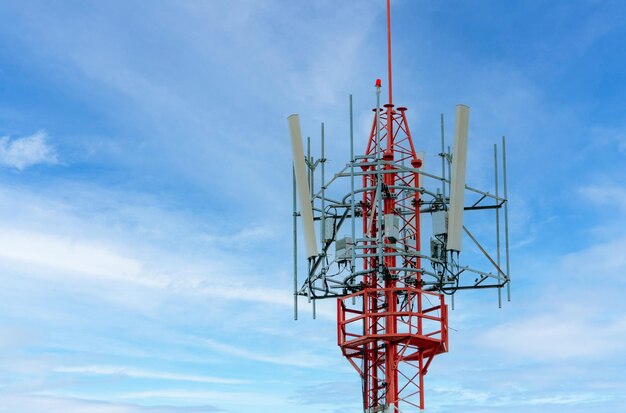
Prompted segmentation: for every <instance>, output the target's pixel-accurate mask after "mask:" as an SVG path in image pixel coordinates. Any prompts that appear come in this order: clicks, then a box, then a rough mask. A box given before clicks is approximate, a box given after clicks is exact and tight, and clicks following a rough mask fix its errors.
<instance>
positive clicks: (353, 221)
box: [350, 95, 356, 305]
mask: <svg viewBox="0 0 626 413" xmlns="http://www.w3.org/2000/svg"><path fill="white" fill-rule="evenodd" d="M350 221H351V226H352V227H351V233H352V257H351V258H352V259H351V261H350V274H351V275H354V271H355V270H356V257H355V254H356V215H355V210H354V117H353V110H352V95H350ZM352 304H353V305H354V304H355V298H354V297H352Z"/></svg>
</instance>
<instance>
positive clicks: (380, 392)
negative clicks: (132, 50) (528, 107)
mask: <svg viewBox="0 0 626 413" xmlns="http://www.w3.org/2000/svg"><path fill="white" fill-rule="evenodd" d="M387 52H388V54H387V56H388V61H387V66H388V85H387V91H388V103H385V104H382V106H381V89H382V82H381V81H380V80H377V81H376V83H375V91H376V107H375V108H374V119H373V122H372V127H371V131H370V134H369V140H368V144H367V147H366V150H365V153H364V154H363V155H355V153H354V144H353V141H354V140H353V116H352V111H353V105H352V97H350V162H349V163H348V164H347V165H346V166H345V167H344V168H343V169H342V170H341V171H340V172H339V173H337V174H335V175H334V176H333V177H332V178H331V179H330V180H328V181H327V180H326V176H325V163H326V159H325V157H324V125H323V124H322V134H321V150H322V153H321V157H320V158H319V159H317V160H315V159H314V158H313V156H312V155H311V153H310V138H309V141H308V143H309V144H308V145H307V146H308V150H307V154H306V155H305V153H304V148H303V143H302V136H301V130H300V121H299V116H298V115H291V116H289V118H288V123H289V130H290V135H291V143H292V149H293V160H294V174H293V178H294V179H293V183H294V193H293V207H294V210H293V224H294V227H293V231H294V316H295V318H296V319H297V316H298V297H299V296H304V297H306V298H307V300H308V301H310V302H311V303H312V304H313V314H314V316H315V302H316V300H320V299H336V300H337V335H338V345H339V347H340V348H341V351H342V353H343V355H344V356H345V357H346V358H347V360H348V361H349V362H350V364H351V365H352V366H354V368H355V369H356V371H357V372H358V373H359V375H360V377H361V380H362V389H363V411H364V412H365V413H376V412H389V413H400V412H405V413H406V412H409V411H412V410H415V409H423V408H424V376H425V374H426V373H427V371H428V369H429V367H430V365H431V362H432V361H433V359H434V357H435V356H436V355H438V354H441V353H445V352H447V351H448V305H447V304H446V296H448V297H449V299H450V301H451V304H452V306H454V294H455V293H456V292H457V291H460V290H467V289H483V288H494V289H497V292H498V302H499V304H501V301H502V289H503V288H506V294H507V298H508V299H509V300H510V276H509V248H508V244H509V241H508V203H507V183H506V149H505V139H504V138H502V178H503V179H502V183H503V195H502V196H500V192H499V191H500V185H499V176H500V174H499V172H498V158H499V154H498V148H497V146H496V145H494V171H495V190H494V192H493V193H491V192H489V191H481V190H478V189H475V188H472V187H469V186H467V185H466V183H465V175H466V162H467V142H468V128H469V107H467V106H465V105H457V107H456V113H455V128H454V143H453V148H452V151H450V150H449V149H448V150H446V147H445V142H444V134H443V115H442V120H441V124H442V135H441V153H440V154H439V156H440V157H441V174H440V175H438V174H435V173H433V172H427V171H426V170H425V168H424V159H423V158H424V155H423V154H422V153H420V152H416V150H415V146H414V143H413V137H412V135H411V131H410V129H409V124H408V121H407V116H406V111H407V108H405V107H396V106H395V105H394V103H393V88H392V60H391V5H390V0H387ZM318 167H319V169H321V187H320V189H319V190H317V191H316V189H315V188H316V187H315V178H316V176H318V174H317V173H316V171H317V170H318ZM342 178H348V179H349V185H350V186H349V191H347V193H346V192H340V190H337V191H335V193H338V194H339V195H338V196H329V191H331V190H332V188H333V187H332V186H333V185H337V183H339V182H340V181H342ZM343 181H344V182H345V181H346V179H343ZM357 182H358V184H357ZM432 182H434V183H435V185H434V186H436V188H434V189H433V188H429V187H428V185H426V184H427V183H432ZM344 186H345V185H344ZM431 186H432V185H431ZM466 193H467V194H468V197H467V199H466ZM333 195H334V194H333ZM298 206H299V208H300V209H299V210H298V208H297V207H298ZM485 210H491V211H495V227H496V231H495V236H496V240H495V241H496V242H495V244H496V254H495V256H496V257H495V258H493V257H492V255H490V254H489V253H488V252H487V248H485V247H484V246H483V244H481V243H480V242H479V241H478V239H477V237H476V236H475V235H474V234H472V232H470V231H469V229H468V228H467V227H466V226H465V225H464V212H465V211H485ZM501 210H503V212H504V220H503V221H504V244H505V245H504V250H505V259H504V263H502V262H501V249H502V248H501V236H500V223H501V219H500V211H501ZM299 218H300V219H301V224H302V230H303V233H304V241H305V251H306V258H307V263H308V269H307V274H306V277H305V278H304V282H303V283H302V284H300V282H299V280H298V275H297V272H298V261H297V254H298V237H297V229H298V225H297V221H298V219H299ZM423 218H427V219H428V220H430V221H431V223H432V234H431V236H430V240H429V245H426V246H424V245H422V241H421V235H422V231H423V227H422V221H423ZM315 222H318V223H319V228H320V231H319V233H320V236H321V242H320V243H319V244H318V241H317V234H316V231H315ZM346 230H347V232H348V233H349V235H340V233H341V232H342V231H346ZM463 234H465V235H466V236H467V238H469V239H470V240H471V241H472V242H473V243H474V244H475V246H476V247H477V249H478V250H479V251H480V252H481V253H482V254H483V255H484V256H485V257H486V258H487V261H488V262H489V264H490V265H489V268H487V269H477V268H474V267H470V266H468V265H464V264H462V263H461V260H460V252H461V249H462V248H461V245H462V239H463V238H465V237H464V236H463ZM333 246H334V249H333V248H332V247H333ZM424 250H427V251H428V252H425V251H424ZM502 264H504V265H502ZM503 266H504V269H503V268H502V267H503Z"/></svg>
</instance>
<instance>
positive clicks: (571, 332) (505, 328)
mask: <svg viewBox="0 0 626 413" xmlns="http://www.w3.org/2000/svg"><path fill="white" fill-rule="evenodd" d="M582 317H584V316H581V314H577V315H574V314H563V313H558V314H553V315H547V316H535V317H527V318H525V319H522V320H517V321H511V322H509V323H506V324H503V325H500V326H497V327H495V328H493V329H490V330H488V331H487V332H486V333H485V334H484V335H482V336H481V337H480V340H479V341H480V343H481V344H482V345H483V346H486V347H489V348H492V349H496V350H498V351H499V352H503V353H507V354H509V355H511V356H514V357H516V358H517V359H518V360H527V361H554V360H565V359H574V358H577V357H587V358H594V359H597V358H606V357H611V356H612V355H614V354H615V352H617V351H621V350H622V349H623V346H622V343H623V342H624V340H626V318H624V319H621V320H617V321H615V322H611V323H606V322H605V323H599V322H598V321H597V320H594V319H584V318H582Z"/></svg>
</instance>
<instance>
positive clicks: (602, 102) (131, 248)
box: [0, 0, 626, 413]
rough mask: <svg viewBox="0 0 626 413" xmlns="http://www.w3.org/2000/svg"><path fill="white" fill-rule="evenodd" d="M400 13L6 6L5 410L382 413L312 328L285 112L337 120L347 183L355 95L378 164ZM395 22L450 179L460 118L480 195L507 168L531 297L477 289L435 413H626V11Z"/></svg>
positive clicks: (276, 7)
mask: <svg viewBox="0 0 626 413" xmlns="http://www.w3.org/2000/svg"><path fill="white" fill-rule="evenodd" d="M384 11H385V9H384V1H383V0H376V1H374V0H355V1H342V2H337V1H331V0H316V1H287V0H272V1H269V0H268V1H258V0H228V1H226V0H205V1H200V0H195V1H194V0H183V1H180V0H179V1H174V0H171V1H165V0H162V1H161V0H159V1H146V0H123V1H121V0H120V1H118V0H112V1H106V2H104V1H85V0H80V1H79V0H75V1H71V0H65V1H55V2H50V1H43V0H42V1H37V0H25V1H11V0H0V16H1V17H2V24H0V165H1V166H0V412H3V413H4V412H7V413H34V412H46V413H57V412H68V411H71V412H85V413H145V412H148V413H165V412H168V413H169V412H176V413H200V412H202V413H204V412H218V411H225V412H234V413H237V412H242V413H247V412H255V413H265V412H268V413H269V412H295V411H297V412H302V413H308V412H328V413H338V412H342V413H352V412H358V411H359V408H360V382H359V378H358V376H357V374H356V373H355V372H354V371H353V370H352V368H351V367H350V366H349V365H348V363H347V362H346V361H345V360H343V359H342V358H341V355H340V352H339V349H338V348H337V346H336V335H335V334H336V332H335V325H334V311H333V305H332V303H328V305H322V306H320V308H319V313H318V319H317V320H315V321H313V320H311V315H310V312H307V311H308V310H306V309H303V311H302V313H301V320H300V321H297V322H295V321H293V319H292V307H291V303H292V295H291V268H292V251H291V153H290V148H289V146H288V133H287V123H286V117H287V116H288V115H289V114H291V113H294V112H297V113H300V114H301V121H302V125H303V130H304V133H305V134H307V135H310V136H312V137H314V138H315V137H317V136H318V134H319V129H320V122H322V121H324V122H325V126H326V136H327V158H328V159H329V162H328V171H334V170H338V169H339V168H341V167H342V166H343V165H344V164H345V163H346V162H347V160H348V106H347V105H348V95H349V94H350V93H352V94H353V95H354V102H355V120H356V142H357V151H361V150H364V145H365V143H366V140H367V132H368V125H369V124H370V122H371V108H372V106H373V105H374V102H375V95H374V88H373V83H374V79H376V78H378V77H381V78H383V82H384V84H386V80H385V78H386V69H385V63H386V62H385V56H386V55H385V37H384V36H385V26H384ZM393 24H394V44H393V47H394V70H395V71H394V86H395V88H394V97H395V103H397V104H400V105H403V106H408V107H409V111H408V113H407V114H408V117H409V123H410V126H411V129H412V133H413V138H414V142H415V145H416V147H417V149H418V150H424V151H426V153H427V158H426V168H427V169H429V167H430V166H432V168H433V169H434V171H435V172H438V170H437V169H436V167H437V165H439V163H438V159H437V158H436V153H437V152H438V145H439V116H440V114H441V113H444V114H445V116H446V131H451V130H452V122H451V120H452V117H453V113H454V105H455V104H457V103H461V102H462V103H466V104H468V105H470V106H471V107H472V115H471V120H470V123H471V128H470V153H469V166H468V167H469V171H470V172H469V173H470V175H469V176H470V179H469V182H468V184H470V185H472V184H473V186H482V187H487V188H488V185H491V182H492V169H491V168H492V162H493V161H492V158H491V156H492V151H493V146H492V145H493V143H496V142H499V140H500V137H501V136H502V135H506V136H507V149H508V153H509V158H508V168H509V198H510V218H511V246H512V249H511V257H512V263H511V264H512V265H511V273H512V278H513V301H512V302H511V303H507V304H506V305H504V307H503V309H500V310H499V309H498V308H497V301H496V297H495V294H494V293H493V292H484V291H481V292H480V293H477V294H474V293H469V294H463V295H459V296H458V297H457V300H456V309H455V310H454V312H452V313H451V315H450V327H451V328H452V329H453V330H452V331H451V336H450V352H449V353H447V354H444V355H441V356H439V357H438V358H436V359H435V361H434V362H433V364H432V366H431V368H430V370H429V374H428V375H427V376H426V405H427V410H426V411H427V412H433V413H452V412H459V411H463V412H466V413H478V412H510V413H517V412H520V413H521V412H524V413H533V412H537V413H539V412H542V413H543V412H549V413H560V412H568V413H579V412H585V413H587V412H589V411H593V412H595V413H604V412H607V413H608V412H619V411H623V409H624V406H626V396H625V395H626V374H624V371H625V369H626V345H625V344H624V343H626V308H625V307H624V294H625V293H626V281H625V280H626V253H625V251H626V236H624V233H625V230H626V184H624V182H626V105H625V104H624V102H625V101H626V3H624V2H622V1H610V0H609V1H591V0H590V1H583V0H579V1H564V0H562V1H532V0H531V1H517V2H515V1H507V2H504V1H496V0H493V1H488V0H484V1H448V2H441V1H438V2H427V1H412V0H397V1H393ZM447 138H448V141H449V142H451V136H450V133H449V132H447ZM314 147H315V149H316V150H317V146H316V145H314ZM360 148H363V149H360ZM481 231H482V232H481ZM479 232H481V233H485V234H486V233H487V229H484V228H483V229H481V228H479ZM303 304H304V303H303Z"/></svg>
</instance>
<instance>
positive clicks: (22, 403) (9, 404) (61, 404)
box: [0, 395, 221, 413]
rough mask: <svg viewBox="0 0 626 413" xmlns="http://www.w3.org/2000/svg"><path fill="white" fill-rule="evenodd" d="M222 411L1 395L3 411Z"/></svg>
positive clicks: (171, 412) (2, 412) (50, 412)
mask: <svg viewBox="0 0 626 413" xmlns="http://www.w3.org/2000/svg"><path fill="white" fill-rule="evenodd" d="M214 411H221V410H219V409H217V408H215V407H212V406H194V407H178V406H150V407H146V406H137V405H133V404H127V403H124V404H122V403H107V402H102V401H97V400H85V399H79V398H65V397H53V396H52V397H46V396H23V395H0V412H1V413H32V412H46V413H66V412H80V413H208V412H214Z"/></svg>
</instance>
